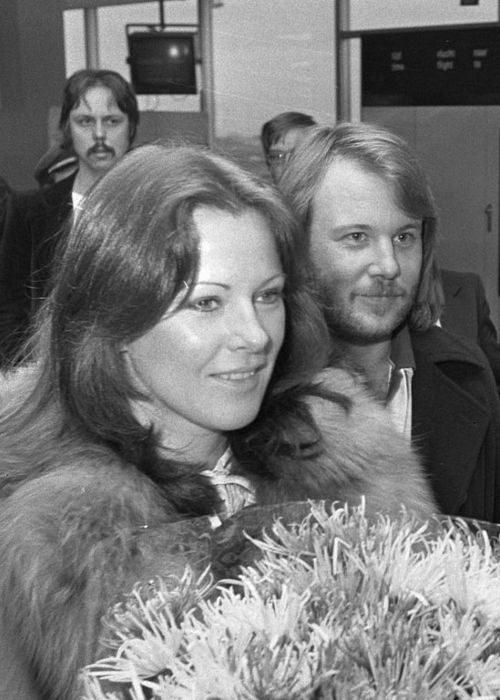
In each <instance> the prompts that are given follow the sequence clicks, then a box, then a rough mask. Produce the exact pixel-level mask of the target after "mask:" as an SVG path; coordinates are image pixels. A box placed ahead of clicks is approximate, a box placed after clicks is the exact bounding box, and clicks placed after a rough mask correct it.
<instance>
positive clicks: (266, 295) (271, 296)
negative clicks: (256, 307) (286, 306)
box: [257, 289, 283, 304]
mask: <svg viewBox="0 0 500 700" xmlns="http://www.w3.org/2000/svg"><path fill="white" fill-rule="evenodd" d="M281 299H283V290H282V289H267V290H266V291H265V292H262V293H261V294H259V296H258V297H257V301H261V302H263V303H264V304H275V303H276V302H277V301H281Z"/></svg>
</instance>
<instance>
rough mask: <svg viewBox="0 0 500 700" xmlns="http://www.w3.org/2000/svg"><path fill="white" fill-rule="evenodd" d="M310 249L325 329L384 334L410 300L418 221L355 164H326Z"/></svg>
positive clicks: (356, 339)
mask: <svg viewBox="0 0 500 700" xmlns="http://www.w3.org/2000/svg"><path fill="white" fill-rule="evenodd" d="M310 240H311V255H312V262H313V266H314V270H315V276H316V280H317V284H318V289H319V291H320V295H321V300H322V302H323V303H324V305H325V311H326V313H327V318H328V322H329V326H330V328H331V330H332V331H333V332H334V333H335V334H336V335H337V336H338V337H339V338H341V339H343V340H345V341H347V342H349V343H352V344H361V345H364V344H370V343H375V342H380V341H383V340H388V339H389V338H390V337H391V335H392V333H393V331H394V330H395V329H396V328H397V327H398V326H399V325H400V324H401V323H402V322H403V321H404V320H405V318H406V317H407V316H408V313H409V311H410V309H411V307H412V305H413V302H414V299H415V296H416V293H417V288H418V284H419V280H420V270H421V266H422V220H421V219H412V218H411V217H409V216H408V215H407V214H405V212H403V211H401V209H400V208H399V207H398V206H397V204H396V203H395V199H394V197H393V193H392V188H391V187H390V186H389V185H388V184H387V183H386V182H385V181H384V180H383V179H382V178H381V177H379V176H378V175H374V174H372V173H370V172H367V171H365V170H363V168H362V167H361V166H360V165H358V164H357V163H356V162H354V161H351V160H347V159H339V160H338V161H336V162H335V163H333V164H332V165H331V166H330V168H329V169H328V171H327V173H326V176H325V178H324V180H323V182H322V184H321V186H320V188H319V190H318V192H317V193H316V196H315V197H314V200H313V207H312V223H311V232H310Z"/></svg>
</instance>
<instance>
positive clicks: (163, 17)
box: [158, 0, 165, 27]
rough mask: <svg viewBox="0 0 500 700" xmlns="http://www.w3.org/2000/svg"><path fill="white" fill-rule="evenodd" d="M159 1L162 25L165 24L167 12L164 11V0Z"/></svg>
mask: <svg viewBox="0 0 500 700" xmlns="http://www.w3.org/2000/svg"><path fill="white" fill-rule="evenodd" d="M158 3H159V8H158V9H159V12H160V25H161V26H162V27H164V26H165V12H164V7H163V0H158Z"/></svg>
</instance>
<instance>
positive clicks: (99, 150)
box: [0, 69, 139, 369]
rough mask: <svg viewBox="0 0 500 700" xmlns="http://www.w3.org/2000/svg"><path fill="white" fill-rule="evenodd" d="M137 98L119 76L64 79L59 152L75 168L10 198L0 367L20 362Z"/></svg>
mask: <svg viewBox="0 0 500 700" xmlns="http://www.w3.org/2000/svg"><path fill="white" fill-rule="evenodd" d="M138 123H139V110H138V105H137V99H136V96H135V94H134V91H133V89H132V87H131V86H130V85H129V83H128V82H127V81H126V80H125V79H124V78H122V76H121V75H120V74H119V73H116V72H114V71H110V70H87V69H84V70H80V71H77V72H76V73H74V74H73V75H72V76H71V77H70V78H68V80H67V81H66V84H65V87H64V94H63V102H62V107H61V114H60V119H59V128H60V132H61V135H62V144H61V147H62V149H63V150H64V149H72V151H73V152H74V153H75V154H76V156H77V158H78V168H77V170H76V172H75V173H73V174H72V175H71V176H69V177H67V178H65V179H63V180H61V181H59V182H56V183H55V184H53V185H51V186H49V187H45V188H43V189H41V190H39V189H37V190H33V191H29V192H19V193H15V194H14V196H13V204H12V216H10V217H9V222H8V225H6V227H5V231H4V235H3V240H2V246H1V249H0V365H1V366H2V367H3V368H4V369H5V368H7V367H9V366H11V365H14V364H18V363H20V362H22V361H23V360H24V358H25V353H26V350H25V348H24V343H25V340H26V338H27V337H28V335H29V330H30V324H31V319H32V318H33V314H34V313H35V312H36V310H37V308H38V306H39V303H40V300H41V299H42V298H43V297H44V296H45V295H46V292H47V284H48V279H49V274H50V268H51V264H52V260H53V257H54V254H55V251H56V246H57V244H58V242H59V241H60V240H61V238H62V237H63V236H64V231H65V227H66V225H69V224H70V223H71V219H72V217H73V216H76V215H78V209H79V207H80V204H81V201H82V199H83V197H84V195H85V193H86V192H87V190H88V189H89V188H90V187H91V185H93V184H94V182H96V181H97V180H98V179H99V178H100V177H101V176H102V175H103V174H104V173H105V172H107V171H108V170H109V169H110V167H111V166H112V165H113V164H114V163H115V162H116V161H117V159H119V158H120V157H121V156H122V155H123V154H124V153H125V152H126V151H128V150H129V148H130V147H131V145H132V143H133V140H134V138H135V135H136V131H137V125H138Z"/></svg>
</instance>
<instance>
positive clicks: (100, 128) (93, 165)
mask: <svg viewBox="0 0 500 700" xmlns="http://www.w3.org/2000/svg"><path fill="white" fill-rule="evenodd" d="M69 127H70V132H71V138H72V142H73V148H74V150H75V152H76V154H77V155H78V158H79V161H80V167H82V165H83V167H84V168H86V169H88V170H90V171H91V172H92V173H93V174H94V175H101V174H103V173H104V172H105V171H106V170H109V168H110V167H111V166H112V165H113V163H114V162H115V161H116V160H117V159H118V158H120V157H121V156H122V155H123V154H124V153H125V152H126V151H127V150H128V148H129V146H130V143H129V118H128V115H127V114H125V113H124V112H122V111H121V109H120V108H119V107H118V105H117V104H116V101H115V98H114V96H113V93H112V92H111V90H109V88H106V87H103V86H96V87H92V88H90V89H89V90H87V92H86V93H85V94H84V96H83V97H82V99H81V100H80V102H79V103H78V104H77V105H76V107H74V108H73V109H72V110H71V112H70V115H69Z"/></svg>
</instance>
